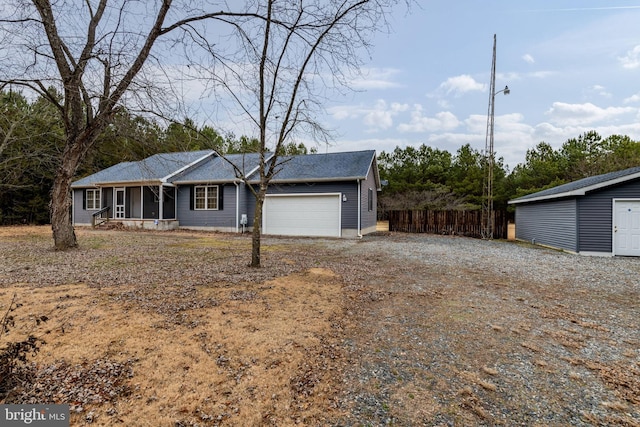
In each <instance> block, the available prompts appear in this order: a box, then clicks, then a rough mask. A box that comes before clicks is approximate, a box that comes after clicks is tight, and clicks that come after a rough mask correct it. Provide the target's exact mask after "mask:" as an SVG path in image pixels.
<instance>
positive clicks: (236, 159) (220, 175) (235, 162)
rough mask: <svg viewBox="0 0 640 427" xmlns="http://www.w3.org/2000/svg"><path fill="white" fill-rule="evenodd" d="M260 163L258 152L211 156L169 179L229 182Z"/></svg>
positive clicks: (253, 169)
mask: <svg viewBox="0 0 640 427" xmlns="http://www.w3.org/2000/svg"><path fill="white" fill-rule="evenodd" d="M259 163H260V153H247V154H228V155H226V156H224V157H223V156H212V157H210V158H209V159H207V161H205V162H202V163H201V164H199V165H198V166H196V167H194V168H191V169H189V170H187V171H184V172H181V173H179V174H177V175H176V176H174V177H173V178H172V179H171V182H173V183H175V184H189V183H199V182H229V181H233V180H235V179H237V178H240V176H237V174H236V169H235V168H234V166H235V167H236V168H238V169H239V171H240V173H241V174H242V175H251V174H252V173H254V171H255V169H256V168H257V167H258V165H259Z"/></svg>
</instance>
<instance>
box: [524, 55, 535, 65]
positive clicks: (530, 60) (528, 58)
mask: <svg viewBox="0 0 640 427" xmlns="http://www.w3.org/2000/svg"><path fill="white" fill-rule="evenodd" d="M522 59H523V60H524V62H526V63H528V64H533V63H535V62H536V60H535V59H533V56H531V55H529V54H528V53H527V54H524V55H522Z"/></svg>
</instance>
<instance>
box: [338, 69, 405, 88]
mask: <svg viewBox="0 0 640 427" xmlns="http://www.w3.org/2000/svg"><path fill="white" fill-rule="evenodd" d="M398 74H400V70H398V69H395V68H364V69H363V70H362V71H361V74H360V76H359V77H358V78H355V79H353V80H352V81H351V83H350V86H351V87H352V88H353V89H356V90H375V89H380V90H383V89H393V88H398V87H402V84H401V83H398V82H396V81H394V78H395V77H396V76H397V75H398Z"/></svg>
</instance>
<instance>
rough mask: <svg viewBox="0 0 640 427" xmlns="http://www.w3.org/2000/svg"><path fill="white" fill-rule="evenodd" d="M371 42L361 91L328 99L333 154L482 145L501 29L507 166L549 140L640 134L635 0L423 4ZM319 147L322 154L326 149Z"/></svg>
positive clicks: (639, 12)
mask: <svg viewBox="0 0 640 427" xmlns="http://www.w3.org/2000/svg"><path fill="white" fill-rule="evenodd" d="M419 3H420V7H413V8H412V10H411V14H410V15H407V14H406V10H405V9H403V8H398V9H397V11H396V12H395V13H394V15H393V16H391V17H390V18H391V25H392V27H393V28H392V32H391V33H390V34H388V35H387V34H384V35H380V36H379V37H377V38H376V40H375V47H374V49H373V51H372V52H371V60H370V61H367V63H366V64H365V67H364V69H363V71H364V74H365V78H363V79H358V80H354V81H353V83H352V85H353V87H354V89H357V91H355V92H353V93H350V94H347V95H345V96H342V97H340V98H335V99H334V100H333V101H332V102H330V103H328V104H327V105H326V108H327V117H326V118H325V119H321V120H322V121H324V122H325V123H326V124H327V125H328V126H329V127H330V128H332V129H334V130H335V131H336V133H337V135H338V137H337V138H336V140H335V141H334V143H333V144H332V145H331V146H330V147H328V148H326V149H327V150H328V151H350V150H360V149H376V150H377V151H378V152H380V151H387V152H389V151H392V150H393V149H394V148H395V147H396V146H400V147H403V148H404V147H406V146H408V145H414V146H419V145H420V144H423V143H424V144H426V145H429V146H431V147H434V148H438V149H441V150H447V151H449V152H451V153H455V152H456V151H457V149H458V148H459V147H460V146H462V145H464V144H467V143H468V144H471V146H472V147H473V148H475V149H478V150H484V147H485V140H486V124H487V109H488V102H489V90H488V88H489V83H490V74H491V60H492V48H493V35H494V34H496V35H497V66H496V88H497V89H498V90H500V89H502V88H504V86H505V85H508V86H509V88H510V89H511V93H510V94H509V95H507V96H503V95H502V94H498V95H497V96H496V101H495V133H494V135H495V138H494V141H495V142H494V144H495V151H496V153H497V155H498V156H500V157H503V158H504V159H505V163H506V164H507V165H508V166H509V167H510V169H513V167H515V166H516V165H517V164H518V163H522V162H524V160H525V154H526V151H527V150H528V149H530V148H533V147H535V146H536V145H537V144H538V143H539V142H541V141H544V142H547V143H549V144H551V146H553V147H554V148H559V147H560V146H561V145H562V144H563V143H564V142H565V141H566V140H567V139H569V138H573V137H577V136H579V135H580V134H582V133H583V132H586V131H589V130H596V131H597V132H598V133H600V134H601V135H602V136H605V137H606V136H609V135H611V134H623V135H628V136H630V137H631V138H632V139H634V140H637V141H640V1H638V0H636V1H625V0H606V1H605V0H590V1H588V0H554V1H551V0H544V1H536V2H524V1H514V0H509V1H507V0H486V1H477V0H458V1H456V2H451V1H445V0H428V1H421V2H419ZM324 150H325V148H324V147H320V151H324Z"/></svg>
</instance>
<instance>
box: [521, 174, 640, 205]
mask: <svg viewBox="0 0 640 427" xmlns="http://www.w3.org/2000/svg"><path fill="white" fill-rule="evenodd" d="M638 178H640V166H636V167H633V168H629V169H624V170H621V171H616V172H610V173H606V174H602V175H596V176H590V177H587V178H583V179H580V180H577V181H573V182H569V183H566V184H562V185H558V186H557V187H553V188H548V189H546V190H542V191H538V192H537V193H532V194H527V195H526V196H522V197H519V198H517V199H514V200H510V201H509V204H518V203H527V202H535V201H543V200H550V199H559V198H562V197H572V196H584V195H585V194H586V193H588V192H590V191H594V190H598V189H600V188H605V187H610V186H612V185H616V184H620V183H623V182H627V181H631V180H634V179H638Z"/></svg>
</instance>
